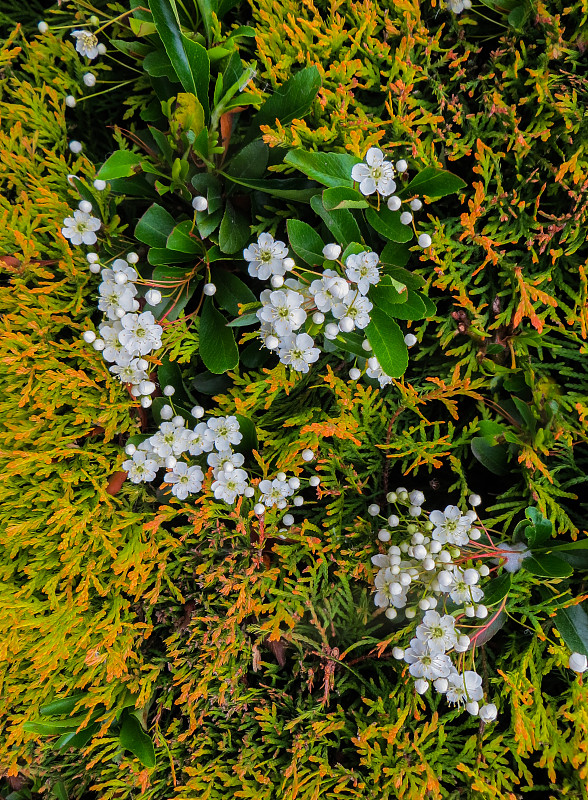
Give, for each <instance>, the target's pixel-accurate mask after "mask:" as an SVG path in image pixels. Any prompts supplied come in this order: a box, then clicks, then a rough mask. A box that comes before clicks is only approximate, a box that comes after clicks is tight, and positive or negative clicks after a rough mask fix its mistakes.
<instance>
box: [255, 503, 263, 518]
mask: <svg viewBox="0 0 588 800" xmlns="http://www.w3.org/2000/svg"><path fill="white" fill-rule="evenodd" d="M253 510H254V511H255V513H256V514H257V516H258V517H261V515H262V514H264V513H265V506H264V505H263V503H256V504H255V505H254V506H253Z"/></svg>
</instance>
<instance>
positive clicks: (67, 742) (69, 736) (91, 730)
mask: <svg viewBox="0 0 588 800" xmlns="http://www.w3.org/2000/svg"><path fill="white" fill-rule="evenodd" d="M99 730H100V724H99V723H98V722H95V723H94V724H92V725H88V727H87V728H83V729H82V730H81V731H79V732H78V733H64V734H63V735H62V736H60V737H59V739H58V740H57V741H56V742H55V745H54V746H55V749H56V750H63V748H64V747H75V748H80V747H85V746H86V745H87V744H88V742H89V741H90V739H91V738H92V736H94V734H95V733H98V731H99Z"/></svg>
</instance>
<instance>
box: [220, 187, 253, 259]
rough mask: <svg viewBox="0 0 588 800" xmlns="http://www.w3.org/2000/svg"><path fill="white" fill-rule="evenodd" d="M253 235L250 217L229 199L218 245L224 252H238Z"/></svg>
mask: <svg viewBox="0 0 588 800" xmlns="http://www.w3.org/2000/svg"><path fill="white" fill-rule="evenodd" d="M250 235H251V230H250V226H249V220H248V218H247V217H246V216H245V215H244V214H242V213H241V212H240V211H237V210H236V209H235V207H234V206H233V204H232V203H231V202H230V201H229V200H227V205H226V207H225V213H224V216H223V219H222V222H221V225H220V230H219V232H218V246H219V247H220V249H221V250H222V251H223V253H236V252H237V251H238V250H241V249H242V248H243V247H244V246H245V245H246V244H247V240H248V239H249V237H250Z"/></svg>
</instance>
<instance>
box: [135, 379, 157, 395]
mask: <svg viewBox="0 0 588 800" xmlns="http://www.w3.org/2000/svg"><path fill="white" fill-rule="evenodd" d="M156 388H157V387H156V386H155V384H154V383H153V381H141V382H140V383H139V389H140V391H141V394H153V392H154V391H155V389H156Z"/></svg>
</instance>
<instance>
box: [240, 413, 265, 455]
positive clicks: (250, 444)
mask: <svg viewBox="0 0 588 800" xmlns="http://www.w3.org/2000/svg"><path fill="white" fill-rule="evenodd" d="M235 416H236V417H237V421H238V423H239V430H240V431H241V433H242V434H243V438H242V439H241V441H240V442H239V444H238V445H235V446H234V447H235V450H237V451H238V452H239V453H243V454H245V453H251V451H252V450H254V449H257V447H258V446H259V444H258V441H257V431H256V430H255V425H254V424H253V422H252V421H251V420H250V419H249V417H244V416H243V415H242V414H235Z"/></svg>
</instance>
